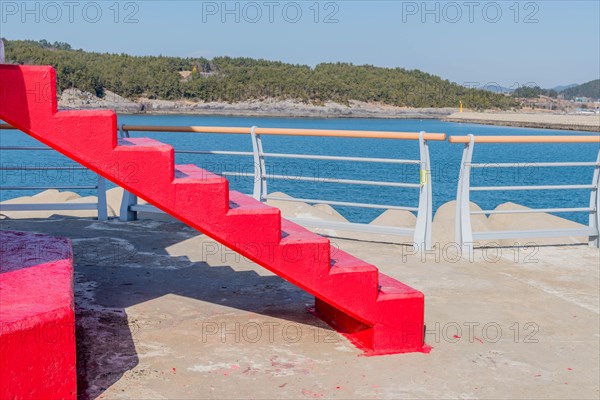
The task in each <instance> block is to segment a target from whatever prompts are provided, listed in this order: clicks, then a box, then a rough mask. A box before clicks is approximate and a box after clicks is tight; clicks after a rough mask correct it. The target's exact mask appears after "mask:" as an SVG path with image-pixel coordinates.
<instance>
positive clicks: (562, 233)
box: [473, 228, 598, 240]
mask: <svg viewBox="0 0 600 400" xmlns="http://www.w3.org/2000/svg"><path fill="white" fill-rule="evenodd" d="M566 236H586V237H596V236H598V232H595V231H594V230H593V229H589V228H569V229H556V230H527V231H488V232H473V239H484V240H489V239H516V238H546V237H566Z"/></svg>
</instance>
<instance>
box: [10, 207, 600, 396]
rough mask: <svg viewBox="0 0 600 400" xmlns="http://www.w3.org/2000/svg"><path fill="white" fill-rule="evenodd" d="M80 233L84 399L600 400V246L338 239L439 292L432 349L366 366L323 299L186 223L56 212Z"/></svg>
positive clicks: (57, 221) (59, 231)
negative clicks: (333, 323)
mask: <svg viewBox="0 0 600 400" xmlns="http://www.w3.org/2000/svg"><path fill="white" fill-rule="evenodd" d="M0 229H6V230H17V231H30V232H39V233H45V234H49V235H55V236H63V237H69V238H71V239H72V241H73V248H74V255H75V301H76V321H77V352H78V365H77V369H78V376H79V379H78V389H79V398H80V399H95V398H101V399H199V398H210V399H241V398H244V399H246V398H247V399H250V398H252V399H274V398H290V399H313V398H340V399H350V398H352V399H356V398H367V399H371V398H373V399H374V398H390V399H391V398H393V399H396V398H410V399H414V398H488V399H492V398H493V399H537V398H543V399H574V398H577V399H597V398H598V396H599V395H600V392H599V374H600V371H599V362H600V359H599V353H600V346H599V342H600V334H599V287H600V285H599V268H600V252H599V250H598V249H596V248H592V247H589V246H587V245H564V246H548V245H541V246H539V247H537V246H532V247H520V248H511V247H502V248H497V247H491V248H487V249H479V250H477V252H476V254H475V257H474V259H472V260H468V259H460V260H459V259H458V257H457V254H456V251H455V250H453V248H452V247H451V246H446V247H445V248H444V247H441V246H440V249H439V250H434V251H433V252H431V253H425V254H424V253H420V252H416V251H415V250H414V249H412V248H411V247H408V246H403V245H399V244H392V243H381V242H376V241H369V240H367V238H362V239H337V238H332V239H331V240H332V242H333V243H335V245H337V246H339V247H340V248H342V249H343V250H345V251H348V252H350V253H352V254H354V255H356V256H358V257H361V258H363V259H365V260H366V261H369V262H371V263H373V264H374V265H376V266H378V267H379V268H380V269H381V270H382V271H383V272H384V273H386V274H389V275H391V276H393V277H394V278H397V279H399V280H400V281H402V282H404V283H406V284H408V285H411V286H413V287H415V288H417V289H418V290H421V291H423V292H424V293H425V299H426V308H425V321H426V324H427V334H426V341H427V343H428V344H430V345H431V346H432V347H433V349H432V351H431V353H429V354H421V353H418V354H400V355H390V356H382V357H365V356H362V355H361V353H360V352H359V350H357V349H356V348H355V347H354V346H352V345H351V344H350V343H348V342H347V341H346V340H345V339H344V338H343V337H342V336H339V335H338V334H337V333H336V332H335V331H332V330H331V329H330V328H329V327H328V326H327V325H325V324H324V323H323V322H321V321H320V320H319V319H317V318H316V317H314V316H313V315H312V314H311V313H310V312H309V311H310V310H309V309H310V307H311V305H312V304H313V299H312V297H311V296H309V295H308V294H306V293H305V292H303V291H302V290H300V289H297V288H296V287H294V286H293V285H291V284H289V283H287V282H285V281H283V280H282V279H280V278H279V277H277V276H274V275H272V274H271V273H269V272H268V271H266V270H264V269H263V268H261V267H259V266H257V265H255V264H253V263H252V262H249V261H247V260H245V259H243V258H241V257H240V256H237V255H236V254H235V253H233V252H231V251H229V250H227V249H225V248H223V247H222V246H220V245H218V244H217V243H215V242H214V241H212V240H211V239H208V238H206V237H205V236H203V235H200V234H199V233H198V232H196V231H194V230H192V229H190V228H188V227H186V226H185V225H183V224H181V223H179V222H176V221H172V220H169V219H166V218H165V220H150V219H146V220H139V221H135V222H128V223H122V222H119V221H118V220H116V219H112V220H110V221H108V222H104V223H103V222H98V221H96V220H94V219H92V218H75V217H68V216H58V215H54V216H50V217H47V218H46V217H44V218H37V219H30V218H25V219H9V218H6V219H3V220H1V221H0Z"/></svg>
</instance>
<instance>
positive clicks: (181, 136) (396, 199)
mask: <svg viewBox="0 0 600 400" xmlns="http://www.w3.org/2000/svg"><path fill="white" fill-rule="evenodd" d="M119 124H133V125H209V126H242V127H249V126H253V125H255V126H260V127H279V128H315V129H352V130H376V131H404V132H419V131H426V132H437V133H446V134H448V135H466V134H474V135H570V134H586V135H590V134H592V135H593V133H589V132H587V133H586V132H579V133H577V132H565V131H557V130H541V129H524V128H512V127H497V126H487V125H474V124H462V123H450V122H442V121H437V120H393V119H390V120H388V119H386V120H377V119H303V118H252V117H220V116H219V117H210V116H181V115H167V116H145V115H123V116H119ZM136 136H148V137H152V138H154V139H157V140H159V141H161V142H164V143H168V144H171V145H173V147H174V148H175V149H176V150H230V151H252V143H251V141H250V137H249V135H248V136H246V135H219V134H198V133H137V132H134V133H132V137H136ZM73 140H77V138H73ZM0 145H1V146H38V145H39V144H38V143H37V142H36V141H35V140H34V139H31V138H30V137H28V136H26V135H25V134H23V133H21V132H18V131H0ZM263 147H264V151H265V152H269V153H297V154H318V155H336V156H353V157H377V158H401V159H418V157H419V153H418V152H419V149H418V142H417V141H402V140H388V139H346V138H322V137H288V136H265V137H263ZM429 148H430V154H431V164H432V175H431V178H432V182H433V203H434V211H435V210H436V209H437V208H438V207H439V206H440V205H442V204H444V203H445V202H448V201H450V200H453V199H455V197H456V186H457V179H458V174H459V163H460V159H461V155H462V150H463V145H461V144H451V143H448V142H431V143H430V146H429ZM598 150H599V146H598V145H597V144H478V145H476V146H475V151H474V156H473V162H483V163H499V162H516V163H536V162H557V161H561V162H566V161H587V162H592V161H595V160H596V157H597V155H598ZM0 156H1V160H0V162H1V164H2V166H3V167H7V166H11V167H12V166H42V167H46V166H70V165H73V163H72V162H70V161H69V160H68V159H66V158H64V157H63V156H61V155H59V154H57V153H55V152H51V151H42V152H29V151H2V152H1V153H0ZM176 158H177V159H176V162H177V163H179V164H187V163H193V164H197V165H199V166H200V167H202V168H205V169H208V170H210V171H213V172H216V173H221V172H224V171H229V172H252V168H253V159H252V157H240V156H223V155H190V154H177V155H176ZM266 162H267V169H268V172H269V174H276V175H284V176H287V177H289V178H288V179H285V180H269V182H268V191H269V193H273V192H277V191H282V192H285V193H287V194H288V195H291V196H294V197H299V198H310V199H324V200H336V201H352V202H363V203H377V204H389V205H404V206H414V207H416V206H417V203H418V190H416V189H404V188H392V187H376V186H356V185H346V184H338V183H324V182H320V180H319V178H338V179H359V180H377V181H390V182H411V183H418V182H419V167H418V166H416V165H394V164H371V163H369V164H366V163H357V162H347V161H344V162H339V161H312V160H290V159H279V158H270V159H269V158H267V160H266ZM0 172H1V173H2V176H1V180H0V185H2V186H24V185H27V186H53V185H56V186H59V185H65V186H70V185H95V183H96V182H95V181H96V180H95V177H94V175H93V174H91V173H89V172H86V171H72V170H68V171H20V172H19V171H0ZM593 172H594V168H593V167H566V168H564V167H561V168H541V167H531V168H486V169H476V170H474V172H473V174H472V178H471V179H472V185H474V186H491V185H502V186H514V185H544V184H548V185H567V184H569V185H574V184H590V183H591V182H592V175H593ZM297 176H307V177H314V180H312V181H309V182H305V181H298V180H295V179H294V177H297ZM229 180H230V185H231V187H232V188H233V189H235V190H239V191H242V192H245V193H252V187H253V179H252V178H249V177H230V178H229ZM38 192H39V191H38ZM78 192H79V193H80V194H81V195H93V194H95V193H94V191H93V190H80V191H78ZM33 193H35V191H17V190H3V191H2V192H1V193H0V199H1V200H6V199H9V198H14V197H18V196H25V195H31V194H33ZM471 200H472V201H474V202H476V203H477V204H479V205H480V206H481V207H482V208H484V209H493V208H495V207H496V206H498V205H499V204H502V203H504V202H508V201H511V202H515V203H519V204H523V205H525V206H528V207H533V208H555V207H588V206H589V202H590V193H589V190H569V191H566V190H563V191H510V192H508V191H507V192H497V191H495V192H473V193H472V194H471ZM335 208H336V209H337V210H338V211H339V212H340V213H342V214H343V215H344V216H345V217H346V218H348V219H349V220H351V221H353V222H363V223H368V222H370V221H372V220H373V219H374V218H376V217H377V216H378V215H379V214H380V213H381V212H383V210H376V209H360V208H354V207H337V206H336V207H335ZM558 215H560V216H563V217H565V218H569V219H572V220H574V221H578V222H581V223H585V224H587V222H588V215H587V214H585V213H568V214H558Z"/></svg>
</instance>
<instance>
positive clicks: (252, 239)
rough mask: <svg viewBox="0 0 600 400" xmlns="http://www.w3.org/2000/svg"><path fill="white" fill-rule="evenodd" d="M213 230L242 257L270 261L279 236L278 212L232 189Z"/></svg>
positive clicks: (279, 220)
mask: <svg viewBox="0 0 600 400" xmlns="http://www.w3.org/2000/svg"><path fill="white" fill-rule="evenodd" d="M213 232H215V233H217V234H219V235H220V237H222V238H223V239H224V240H225V241H227V242H228V243H229V244H230V247H231V248H233V249H236V250H238V251H239V252H240V253H242V254H244V256H246V257H248V258H250V259H252V260H255V261H258V260H262V262H270V263H272V262H274V259H273V258H272V255H273V249H274V248H276V247H277V246H278V245H279V241H280V237H281V211H279V209H277V208H274V207H269V206H267V205H266V204H263V203H261V202H260V201H258V200H255V199H254V198H252V197H250V196H248V195H245V194H242V193H240V192H237V191H234V190H232V191H230V192H229V210H228V212H227V215H226V216H225V218H223V219H222V221H221V223H220V224H219V225H218V226H215V228H214V231H213Z"/></svg>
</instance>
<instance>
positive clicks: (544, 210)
mask: <svg viewBox="0 0 600 400" xmlns="http://www.w3.org/2000/svg"><path fill="white" fill-rule="evenodd" d="M553 212H596V210H595V209H593V208H531V209H527V210H481V211H471V214H473V215H481V214H535V213H553Z"/></svg>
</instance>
